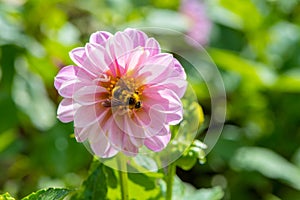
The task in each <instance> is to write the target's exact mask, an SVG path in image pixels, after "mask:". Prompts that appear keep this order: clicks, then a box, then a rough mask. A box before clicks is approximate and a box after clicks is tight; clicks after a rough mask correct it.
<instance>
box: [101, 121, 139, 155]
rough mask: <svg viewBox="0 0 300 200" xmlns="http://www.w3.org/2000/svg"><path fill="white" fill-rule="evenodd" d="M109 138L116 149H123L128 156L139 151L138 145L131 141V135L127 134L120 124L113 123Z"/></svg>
mask: <svg viewBox="0 0 300 200" xmlns="http://www.w3.org/2000/svg"><path fill="white" fill-rule="evenodd" d="M107 138H108V140H109V141H110V143H111V144H112V145H113V147H114V148H115V149H117V150H119V151H122V152H123V153H125V154H126V155H128V156H133V155H136V154H137V153H138V147H137V146H135V145H134V144H133V143H132V142H131V140H130V136H128V135H127V134H125V133H124V132H123V131H122V130H121V129H120V128H119V127H118V125H112V127H111V130H109V131H108V137H107Z"/></svg>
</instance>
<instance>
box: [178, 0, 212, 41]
mask: <svg viewBox="0 0 300 200" xmlns="http://www.w3.org/2000/svg"><path fill="white" fill-rule="evenodd" d="M180 13H182V14H183V15H184V16H185V17H186V19H187V21H188V23H189V25H188V29H189V30H188V32H187V34H188V36H189V37H190V38H187V41H188V42H189V43H190V44H191V45H193V46H198V45H199V44H201V45H206V44H207V43H208V40H209V34H210V30H211V27H212V22H211V21H210V20H209V18H208V17H207V15H206V12H205V5H204V4H203V3H201V2H200V1H198V0H182V2H181V7H180ZM191 38H192V40H191ZM193 40H194V41H193ZM196 42H198V43H199V44H196Z"/></svg>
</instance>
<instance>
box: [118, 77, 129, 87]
mask: <svg viewBox="0 0 300 200" xmlns="http://www.w3.org/2000/svg"><path fill="white" fill-rule="evenodd" d="M117 86H120V88H122V89H123V90H130V88H129V87H128V86H127V84H126V83H125V81H124V80H123V79H119V81H118V83H117Z"/></svg>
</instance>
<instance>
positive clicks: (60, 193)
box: [22, 188, 72, 200]
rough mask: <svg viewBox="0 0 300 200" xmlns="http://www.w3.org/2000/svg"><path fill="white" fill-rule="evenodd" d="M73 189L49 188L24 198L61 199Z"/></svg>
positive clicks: (32, 199) (25, 199)
mask: <svg viewBox="0 0 300 200" xmlns="http://www.w3.org/2000/svg"><path fill="white" fill-rule="evenodd" d="M71 191H72V190H68V189H63V188H48V189H43V190H39V191H37V192H33V193H31V194H30V195H28V196H26V197H24V198H23V199H22V200H53V199H55V200H60V199H63V198H64V197H66V196H67V195H68V194H69V193H70V192H71Z"/></svg>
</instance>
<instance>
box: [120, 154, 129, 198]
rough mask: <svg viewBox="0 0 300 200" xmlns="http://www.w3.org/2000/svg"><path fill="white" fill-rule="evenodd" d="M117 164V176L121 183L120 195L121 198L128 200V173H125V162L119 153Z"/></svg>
mask: <svg viewBox="0 0 300 200" xmlns="http://www.w3.org/2000/svg"><path fill="white" fill-rule="evenodd" d="M119 156H120V157H119V159H118V165H119V178H120V184H121V196H122V200H129V194H128V175H127V164H126V158H125V157H124V155H119Z"/></svg>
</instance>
